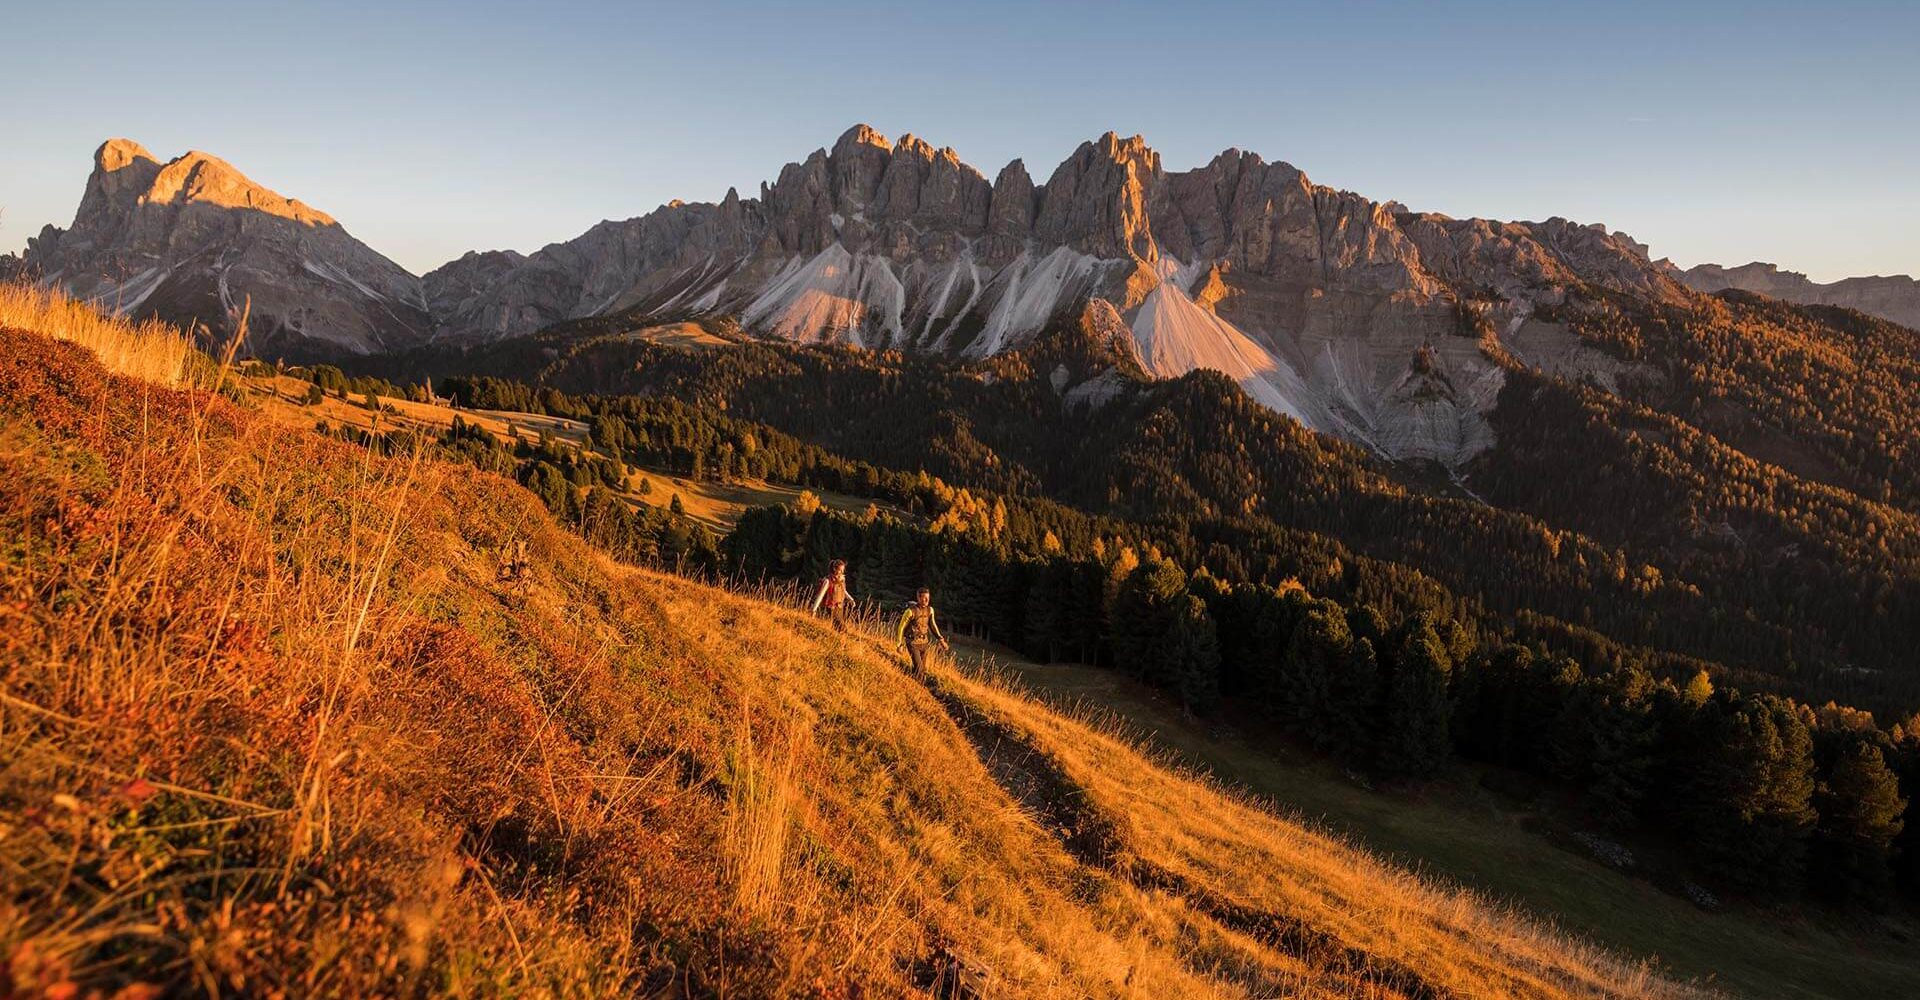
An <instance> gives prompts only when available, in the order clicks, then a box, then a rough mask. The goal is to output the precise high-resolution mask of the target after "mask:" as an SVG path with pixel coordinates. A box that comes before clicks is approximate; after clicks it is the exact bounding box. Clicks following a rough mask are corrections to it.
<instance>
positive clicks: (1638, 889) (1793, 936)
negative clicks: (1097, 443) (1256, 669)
mask: <svg viewBox="0 0 1920 1000" xmlns="http://www.w3.org/2000/svg"><path fill="white" fill-rule="evenodd" d="M960 659H961V660H962V662H965V663H967V664H969V665H979V666H981V667H982V668H984V669H988V670H989V671H991V672H994V673H998V674H1003V675H1004V676H1006V677H1007V678H1008V679H1009V680H1011V681H1013V682H1014V683H1016V684H1017V685H1018V686H1019V687H1020V688H1021V689H1023V690H1026V691H1030V692H1033V694H1034V695H1035V696H1038V697H1043V698H1045V699H1046V700H1048V701H1049V702H1052V703H1054V704H1059V705H1070V706H1073V707H1074V709H1075V712H1076V714H1078V715H1079V716H1081V717H1085V718H1090V719H1104V720H1107V728H1115V727H1122V723H1121V720H1124V726H1123V727H1122V728H1124V730H1125V731H1126V732H1128V733H1131V734H1136V735H1137V734H1140V733H1145V734H1148V735H1149V736H1150V738H1151V741H1152V743H1153V745H1155V746H1158V747H1160V748H1162V749H1163V750H1164V751H1166V752H1169V753H1172V754H1175V755H1177V759H1178V760H1180V761H1182V762H1184V763H1186V764H1187V765H1189V766H1194V767H1198V768H1202V769H1204V770H1205V771H1206V772H1207V773H1209V774H1211V775H1214V776H1216V777H1217V778H1218V779H1220V780H1224V781H1227V782H1229V783H1231V784H1233V785H1235V786H1238V787H1242V788H1245V789H1248V790H1249V791H1251V792H1252V793H1254V794H1257V795H1259V796H1261V797H1262V798H1264V799H1266V800H1269V801H1272V802H1275V803H1280V804H1282V805H1283V806H1284V807H1285V808H1287V809H1289V810H1292V811H1293V812H1294V813H1297V814H1298V815H1300V816H1304V817H1308V818H1310V819H1311V820H1312V821H1314V822H1317V823H1320V824H1324V825H1325V826H1326V827H1327V828H1329V829H1332V830H1337V831H1340V832H1341V833H1342V834H1344V835H1347V836H1351V837H1352V838H1354V839H1355V840H1356V841H1358V842H1359V843H1362V844H1364V845H1366V846H1368V847H1370V848H1372V849H1374V850H1376V851H1379V852H1382V853H1383V854H1384V855H1386V856H1387V857H1390V858H1393V859H1395V860H1397V861H1399V862H1401V863H1405V864H1412V865H1416V866H1418V867H1419V868H1420V869H1421V870H1422V871H1425V872H1429V873H1431V874H1432V875H1435V876H1440V877H1445V878H1448V879H1451V880H1454V881H1457V882H1459V883H1461V884H1465V885H1469V886H1473V887H1476V888H1478V889H1480V890H1482V891H1484V892H1487V893H1489V894H1491V895H1493V896H1494V897H1496V898H1500V899H1507V900H1512V901H1513V902H1515V903H1517V904H1520V905H1522V906H1524V907H1525V908H1526V909H1528V910H1529V911H1531V912H1535V913H1549V914H1553V915H1554V917H1555V919H1556V920H1558V921H1559V922H1560V923H1561V925H1562V926H1563V927H1565V928H1567V929H1568V930H1570V931H1574V932H1578V933H1581V934H1586V935H1590V936H1592V937H1593V938H1595V939H1596V940H1599V941H1602V942H1605V943H1606V944H1608V945H1610V946H1613V947H1617V948H1620V949H1623V950H1626V951H1630V952H1632V953H1635V954H1642V955H1653V956H1658V958H1659V960H1660V963H1661V965H1662V966H1663V967H1665V968H1668V969H1671V970H1674V971H1675V972H1677V973H1678V974H1680V975H1683V976H1688V977H1695V978H1699V979H1703V980H1711V981H1713V982H1715V983H1717V984H1719V985H1721V986H1723V987H1725V988H1727V989H1730V990H1733V991H1735V992H1737V993H1739V994H1741V995H1747V996H1788V997H1808V998H1816V997H1817V998H1826V1000H1847V998H1853V997H1879V996H1908V995H1920V955H1914V954H1912V953H1911V949H1907V948H1904V947H1903V945H1904V943H1905V942H1906V941H1907V940H1909V936H1910V935H1911V934H1912V933H1913V932H1914V927H1913V924H1912V921H1911V919H1910V918H1905V917H1896V916H1894V915H1882V916H1880V917H1879V918H1877V919H1872V920H1864V919H1855V918H1848V917H1845V916H1840V915H1834V914H1820V913H1817V912H1814V913H1803V914H1793V915H1778V916H1776V915H1773V914H1769V913H1767V912H1765V911H1756V910H1754V909H1752V908H1749V907H1746V906H1735V907H1731V908H1727V909H1723V910H1720V911H1717V912H1709V911H1706V910H1702V909H1701V908H1699V907H1697V906H1694V905H1693V904H1692V903H1690V902H1688V901H1687V900H1685V899H1683V898H1681V897H1680V896H1678V895H1676V894H1673V893H1670V892H1666V891H1662V890H1661V889H1659V888H1657V887H1656V886H1655V885H1654V884H1652V883H1651V882H1649V881H1647V880H1645V879H1642V878H1636V877H1633V876H1630V875H1627V874H1623V873H1621V872H1619V871H1616V870H1615V869H1612V868H1609V867H1608V866H1606V865H1604V864H1601V863H1600V862H1598V861H1596V860H1594V859H1593V858H1591V857H1590V856H1588V855H1587V854H1585V853H1582V852H1581V848H1580V847H1579V845H1578V843H1577V842H1570V841H1569V842H1567V843H1565V844H1564V845H1557V844H1556V841H1555V838H1553V837H1550V836H1547V835H1543V827H1550V828H1556V829H1557V828H1559V827H1560V820H1561V817H1558V816H1556V815H1555V814H1554V812H1553V810H1551V809H1550V808H1546V804H1540V803H1535V804H1528V803H1523V802H1521V801H1519V800H1517V799H1515V798H1513V797H1509V796H1506V795H1501V794H1498V793H1495V792H1492V791H1490V790H1488V788H1486V787H1485V786H1484V785H1483V784H1482V783H1481V782H1479V781H1478V780H1476V779H1478V778H1479V777H1481V772H1480V770H1479V769H1478V768H1474V767H1471V766H1469V765H1462V766H1461V768H1460V769H1459V772H1458V773H1455V774H1452V775H1449V776H1448V777H1447V778H1445V779H1443V780H1440V781H1436V782H1434V783H1431V784H1429V785H1426V786H1424V787H1422V788H1420V789H1419V790H1418V791H1407V790H1387V789H1374V788H1369V787H1365V786H1364V785H1362V784H1360V783H1358V782H1356V781H1355V780H1354V779H1353V778H1352V777H1351V776H1350V775H1348V774H1346V773H1343V772H1342V770H1341V769H1340V768H1339V767H1338V766H1337V765H1335V764H1333V763H1331V762H1329V761H1327V760H1325V759H1324V758H1322V757H1319V756H1317V755H1313V754H1310V753H1305V752H1303V751H1301V750H1300V749H1299V748H1296V747H1293V746H1289V745H1287V744H1286V743H1284V742H1283V741H1280V740H1276V739H1271V738H1265V737H1264V736H1263V734H1262V732H1261V730H1260V729H1259V728H1257V727H1253V726H1249V727H1247V728H1245V729H1240V728H1237V727H1235V726H1232V725H1230V724H1225V723H1223V722H1222V721H1221V720H1215V721H1214V722H1213V723H1211V724H1207V723H1202V722H1200V721H1198V720H1195V719H1194V718H1192V717H1191V716H1189V715H1187V714H1186V713H1183V712H1181V711H1180V710H1179V708H1178V706H1177V705H1173V704H1170V703H1168V702H1167V701H1166V700H1165V698H1164V697H1163V696H1161V695H1159V694H1157V693H1156V692H1154V691H1152V690H1151V689H1150V688H1147V687H1145V686H1144V685H1141V684H1139V683H1137V682H1134V681H1130V680H1128V679H1127V678H1126V677H1124V676H1123V675H1121V674H1119V673H1117V672H1115V671H1112V670H1106V669H1101V668H1096V667H1086V666H1080V665H1076V664H1045V665H1042V664H1036V663H1031V662H1028V661H1025V660H1022V659H1019V658H1018V657H1015V656H1012V655H1010V654H1009V653H1008V652H1007V651H1006V650H1004V649H1000V648H997V647H994V648H983V647H979V646H975V645H973V644H969V645H968V646H967V647H965V648H964V649H963V651H962V653H961V654H960ZM1559 839H1561V840H1563V841H1564V840H1567V838H1565V837H1564V836H1563V837H1561V838H1559ZM1650 860H1652V859H1649V858H1647V857H1645V856H1641V857H1639V858H1638V861H1639V863H1640V864H1642V865H1644V864H1646V863H1647V862H1649V861H1650Z"/></svg>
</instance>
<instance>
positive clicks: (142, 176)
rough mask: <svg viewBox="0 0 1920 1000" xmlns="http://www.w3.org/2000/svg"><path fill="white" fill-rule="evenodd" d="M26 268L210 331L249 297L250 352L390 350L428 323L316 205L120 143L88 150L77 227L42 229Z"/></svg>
mask: <svg viewBox="0 0 1920 1000" xmlns="http://www.w3.org/2000/svg"><path fill="white" fill-rule="evenodd" d="M26 262H27V264H28V266H29V267H31V268H32V269H33V270H34V271H36V272H37V273H38V274H40V275H41V276H42V280H44V281H48V282H53V283H58V284H60V285H63V286H65V287H67V288H68V289H69V290H70V291H72V292H73V293H74V294H76V295H79V296H82V297H84V298H87V299H90V300H92V301H94V302H96V303H98V304H100V305H102V306H105V307H108V308H112V309H115V310H118V311H120V312H124V313H137V314H142V315H157V316H159V317H161V318H163V319H166V320H169V321H173V322H177V323H180V324H182V325H186V324H191V323H199V324H202V325H204V326H207V327H209V328H210V329H211V330H212V331H213V332H214V333H216V334H220V335H225V334H227V333H230V332H231V330H232V317H233V316H234V315H236V314H237V312H238V310H239V309H240V308H241V307H242V306H243V305H244V304H247V303H251V336H252V344H251V346H252V348H253V349H254V350H255V351H257V352H259V353H261V354H263V355H267V356H272V355H274V354H277V353H286V354H289V355H292V356H320V355H325V354H329V353H331V354H338V353H342V352H346V353H357V354H365V353H370V352H373V351H380V350H390V349H394V348H400V347H407V346H411V345H413V344H416V343H419V342H420V341H421V340H423V339H424V338H425V337H427V336H428V334H429V333H430V331H431V329H432V324H431V321H430V320H429V318H428V314H427V303H426V301H425V299H424V298H423V296H422V293H421V288H420V282H419V279H417V278H415V277H414V276H413V275H411V274H409V273H407V271H406V270H404V269H403V268H401V267H400V266H399V265H397V264H395V263H393V262H392V261H390V260H388V259H386V258H385V257H382V256H380V255H379V254H378V253H375V252H374V251H373V250H371V249H369V248H368V247H367V246H366V245H364V244H362V243H361V242H360V241H358V240H356V239H354V238H353V237H352V236H350V235H348V234H347V231H346V230H345V229H342V228H341V227H340V224H339V223H337V222H335V221H334V220H333V219H332V218H330V217H328V216H327V215H326V214H325V213H323V212H320V211H318V210H316V209H314V208H312V207H311V206H308V205H305V204H302V203H301V202H298V201H295V200H292V199H290V198H285V197H282V196H280V195H278V194H276V193H274V192H273V191H270V190H268V189H266V188H264V187H261V186H260V185H258V184H255V183H254V182H253V181H251V180H248V179H247V178H246V177H245V176H244V175H242V174H241V173H240V172H239V171H238V170H235V169H234V168H233V167H232V166H230V165H228V164H227V163H226V162H225V161H222V160H220V159H218V158H216V157H212V156H209V155H207V154H205V153H200V152H190V153H187V154H186V155H184V156H181V157H178V158H176V159H173V160H169V161H167V162H166V163H161V162H159V161H158V160H156V159H154V157H153V156H152V154H150V153H148V152H147V151H146V150H145V149H144V148H142V147H141V146H140V145H139V144H138V143H135V142H131V141H129V140H126V139H113V140H109V141H108V142H106V143H105V144H104V145H102V146H101V147H100V149H99V150H98V152H96V153H95V154H94V168H93V174H92V176H91V177H89V178H88V179H87V188H86V193H85V194H84V195H83V196H82V197H81V199H80V208H79V211H78V212H77V213H76V214H75V216H74V220H73V225H72V226H70V227H68V228H67V229H65V230H61V229H56V228H54V227H52V226H48V227H47V228H46V229H45V230H43V231H42V232H41V234H40V236H39V237H38V238H36V239H34V240H32V241H30V243H29V245H28V249H27V253H26Z"/></svg>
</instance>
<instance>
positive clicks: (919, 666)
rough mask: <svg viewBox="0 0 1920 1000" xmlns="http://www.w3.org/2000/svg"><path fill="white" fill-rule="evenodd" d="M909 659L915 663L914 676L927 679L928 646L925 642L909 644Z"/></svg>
mask: <svg viewBox="0 0 1920 1000" xmlns="http://www.w3.org/2000/svg"><path fill="white" fill-rule="evenodd" d="M907 657H908V658H909V659H911V660H912V661H913V672H914V674H915V675H916V676H919V677H925V676H926V675H927V644H926V643H924V642H910V643H907Z"/></svg>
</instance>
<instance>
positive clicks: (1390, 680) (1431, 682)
mask: <svg viewBox="0 0 1920 1000" xmlns="http://www.w3.org/2000/svg"><path fill="white" fill-rule="evenodd" d="M1435 625H1436V622H1435V620H1434V618H1433V617H1432V616H1430V615H1424V614H1423V615H1416V616H1414V617H1412V618H1409V619H1408V620H1407V621H1406V622H1404V623H1402V625H1401V626H1400V628H1399V629H1397V630H1396V631H1395V633H1394V635H1393V637H1392V639H1391V640H1390V641H1391V642H1392V644H1393V648H1392V651H1391V653H1390V654H1389V655H1388V656H1387V657H1386V664H1385V667H1386V669H1385V673H1386V683H1385V684H1384V692H1383V693H1384V703H1383V705H1382V711H1381V725H1380V738H1379V741H1378V752H1377V754H1376V757H1375V759H1376V760H1377V761H1378V763H1379V766H1380V768H1381V770H1383V771H1386V772H1388V773H1390V774H1405V775H1416V776H1417V775H1429V774H1432V773H1434V772H1435V771H1438V770H1439V769H1440V765H1441V764H1442V763H1444V762H1445V760H1446V755H1447V751H1448V749H1449V748H1450V746H1451V744H1450V742H1449V738H1448V731H1447V723H1448V720H1449V716H1450V715H1451V714H1452V711H1453V703H1452V697H1451V692H1450V690H1449V688H1448V683H1449V677H1450V675H1451V673H1452V670H1453V663H1452V661H1451V660H1450V659H1449V657H1448V655H1447V649H1446V645H1445V644H1444V642H1443V641H1442V640H1441V638H1440V634H1439V631H1438V629H1436V627H1435Z"/></svg>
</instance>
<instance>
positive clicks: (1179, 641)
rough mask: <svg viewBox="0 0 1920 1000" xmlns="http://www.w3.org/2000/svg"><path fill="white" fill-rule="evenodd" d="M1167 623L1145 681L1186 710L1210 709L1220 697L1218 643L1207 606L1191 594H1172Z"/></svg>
mask: <svg viewBox="0 0 1920 1000" xmlns="http://www.w3.org/2000/svg"><path fill="white" fill-rule="evenodd" d="M1166 620H1167V625H1166V631H1165V632H1164V633H1162V635H1161V637H1160V641H1159V643H1158V644H1157V646H1158V655H1156V656H1155V657H1154V661H1153V664H1152V667H1151V670H1150V672H1149V674H1148V679H1149V680H1150V681H1152V682H1153V683H1155V684H1157V685H1159V686H1161V687H1164V688H1165V689H1167V690H1169V691H1172V692H1173V693H1174V694H1175V695H1176V696H1178V697H1179V699H1180V704H1182V705H1183V706H1185V707H1187V708H1189V709H1196V710H1205V709H1209V708H1212V707H1213V704H1214V701H1215V700H1216V699H1217V698H1218V697H1219V694H1220V688H1219V676H1220V642H1219V637H1218V635H1217V634H1216V633H1215V631H1214V625H1213V617H1212V616H1211V615H1209V614H1207V605H1206V602H1205V601H1202V600H1201V599H1200V598H1198V597H1195V596H1194V595H1192V594H1175V595H1174V596H1173V598H1172V601H1171V605H1170V607H1168V608H1167V610H1166Z"/></svg>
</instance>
